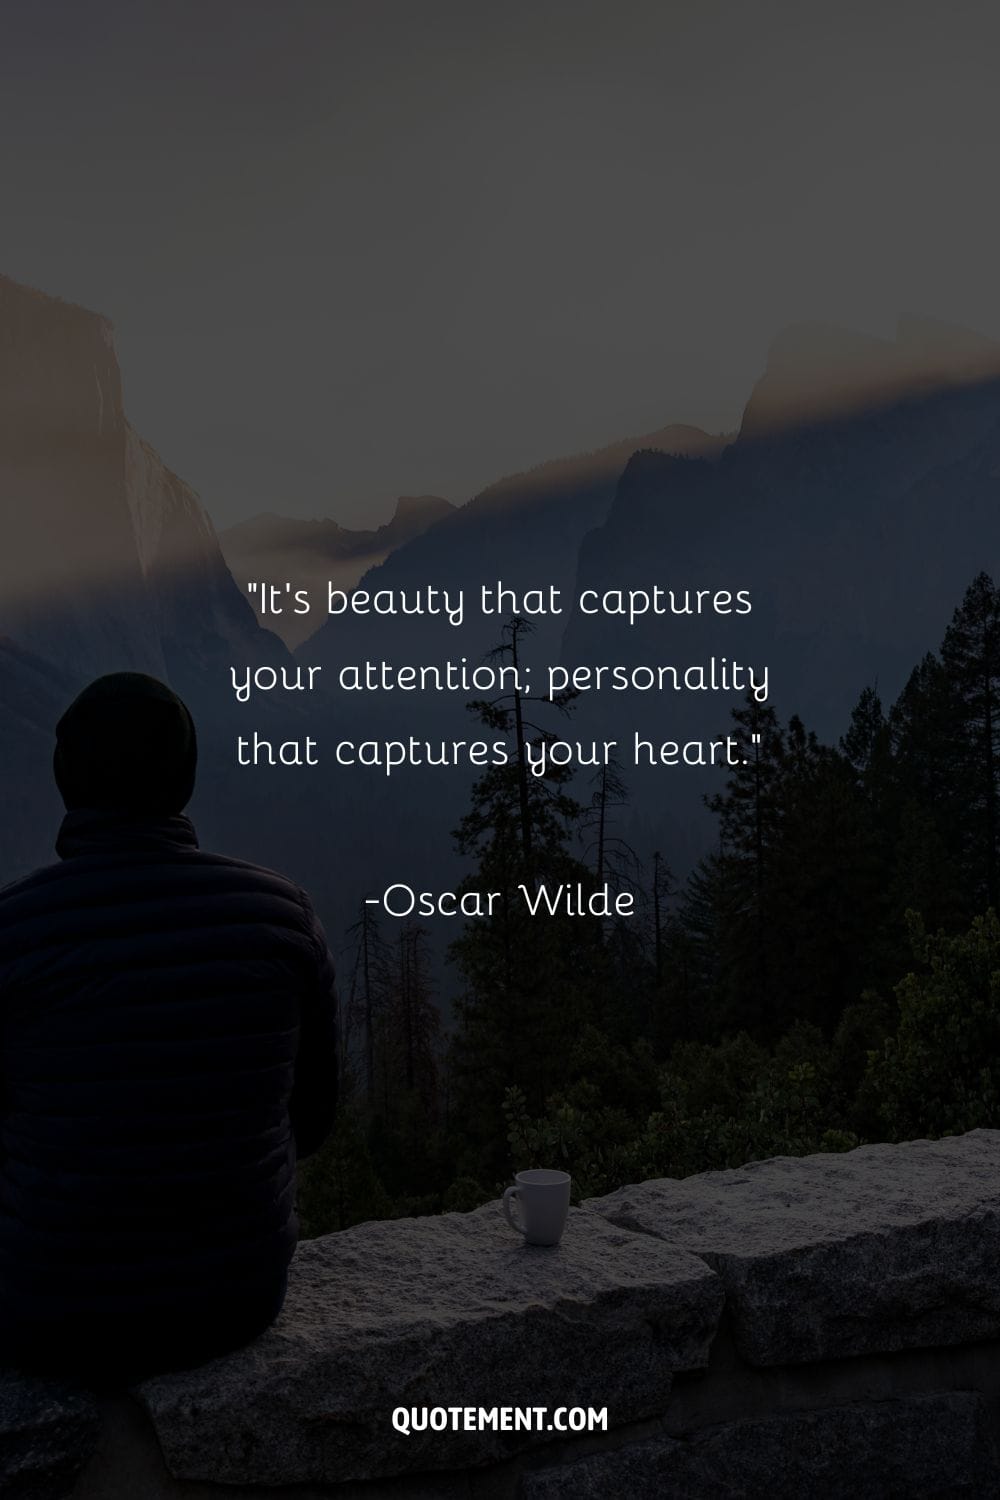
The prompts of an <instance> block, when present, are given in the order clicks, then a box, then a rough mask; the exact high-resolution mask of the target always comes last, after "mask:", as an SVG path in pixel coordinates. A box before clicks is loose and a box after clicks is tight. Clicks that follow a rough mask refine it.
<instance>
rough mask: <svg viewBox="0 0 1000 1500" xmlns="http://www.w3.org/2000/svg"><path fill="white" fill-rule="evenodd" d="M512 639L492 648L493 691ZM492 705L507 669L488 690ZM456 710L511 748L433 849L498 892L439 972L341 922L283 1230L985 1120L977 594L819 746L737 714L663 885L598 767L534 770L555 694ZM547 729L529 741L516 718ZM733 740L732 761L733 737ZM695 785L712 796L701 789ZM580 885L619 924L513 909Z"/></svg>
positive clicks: (776, 724) (407, 934)
mask: <svg viewBox="0 0 1000 1500" xmlns="http://www.w3.org/2000/svg"><path fill="white" fill-rule="evenodd" d="M530 631H531V627H530V622H528V621H527V620H525V619H524V618H523V617H518V616H515V617H514V618H512V619H511V620H510V621H508V623H507V625H506V626H505V627H504V629H503V633H502V639H501V641H500V642H499V644H498V646H497V648H496V651H495V652H494V653H493V654H494V657H495V658H496V659H497V660H498V661H502V662H509V663H510V664H511V665H512V666H514V667H518V666H519V665H520V663H521V662H522V660H523V656H524V654H525V651H526V648H527V644H528V641H529V639H530ZM512 680H513V681H515V683H516V681H517V674H514V677H513V679H512ZM469 709H470V712H471V713H472V714H473V715H474V716H475V717H476V718H477V719H478V720H479V722H481V723H482V724H484V725H485V726H486V727H488V728H489V729H491V730H494V731H496V732H498V733H501V734H506V735H510V737H511V741H512V744H513V745H514V746H515V747H516V749H515V751H514V753H513V756H512V759H511V762H510V763H509V764H507V765H503V766H493V767H490V768H489V769H487V770H486V771H484V773H483V774H482V775H481V776H480V778H479V780H478V781H477V782H476V784H475V786H474V789H473V792H472V795H471V800H470V805H469V807H468V809H467V811H466V813H465V816H464V817H463V818H462V820H461V823H460V824H459V827H458V828H457V829H456V830H455V832H454V840H455V844H456V847H457V849H458V851H459V853H460V854H461V855H462V856H464V858H465V860H466V862H467V865H468V868H469V875H468V877H467V879H466V881H465V885H464V887H462V888H463V889H468V890H477V889H489V890H493V891H500V892H501V893H502V897H501V901H500V904H499V909H498V911H497V912H496V913H495V915H494V916H493V917H492V918H491V919H489V920H479V921H474V922H470V923H468V924H466V926H465V927H464V929H463V930H462V932H461V934H460V936H459V937H458V938H457V939H456V940H455V941H454V942H453V943H452V945H451V948H450V953H449V957H450V959H451V963H452V965H453V971H454V973H455V975H456V977H457V980H458V995H457V999H456V1002H455V1005H454V1015H453V1023H452V1026H451V1028H450V1032H449V1034H448V1035H445V1032H444V1028H443V1027H442V1024H441V1017H440V1013H439V1009H438V1004H437V997H436V995H435V993H434V988H433V982H432V965H431V963H430V959H429V953H428V934H427V932H426V930H425V929H423V928H421V927H420V926H419V924H416V923H414V922H406V923H402V924H394V926H393V933H394V936H393V938H392V939H391V940H390V939H389V938H387V937H386V935H385V934H384V932H383V931H382V930H381V928H380V926H379V924H378V922H377V921H376V919H375V918H374V917H373V916H372V915H371V911H372V909H371V908H370V907H368V906H365V905H362V907H361V913H362V915H361V917H360V919H359V922H358V923H357V925H356V927H355V928H354V929H353V931H352V933H351V934H350V939H351V948H352V954H353V965H352V970H351V972H350V973H349V975H348V976H347V977H346V980H345V982H344V983H342V986H341V1000H342V1017H343V1026H344V1039H343V1040H344V1046H343V1049H342V1051H343V1057H344V1064H343V1067H344V1077H343V1079H342V1098H343V1104H342V1107H341V1109H340V1113H339V1119H338V1125H337V1128H336V1130H335V1132H334V1135H333V1137H332V1138H331V1141H330V1142H329V1144H328V1145H327V1146H326V1147H325V1148H324V1150H323V1151H322V1152H321V1153H319V1155H318V1156H317V1157H316V1158H314V1159H312V1160H311V1161H310V1162H308V1163H306V1164H304V1166H303V1170H302V1173H301V1182H300V1208H301V1212H302V1216H303V1225H304V1230H305V1232H306V1233H323V1232H326V1231H328V1230H331V1229H337V1228H343V1227H346V1226H347V1225H349V1224H351V1223H354V1222H358V1221H359V1220H362V1219H369V1218H378V1217H386V1216H391V1215H395V1214H409V1213H434V1212H440V1211H442V1210H447V1209H451V1208H459V1209H465V1208H470V1207H473V1206H475V1205H476V1204H478V1203H480V1202H483V1201H485V1200H486V1199H488V1198H490V1197H493V1196H494V1195H495V1194H496V1193H497V1192H498V1190H499V1189H500V1188H501V1187H502V1185H503V1184H504V1183H505V1182H506V1181H507V1180H509V1175H510V1172H511V1171H512V1170H514V1169H516V1168H520V1167H524V1166H531V1165H546V1166H563V1167H565V1169H566V1170H568V1171H570V1172H571V1173H572V1175H573V1179H574V1191H575V1193H576V1195H577V1196H578V1197H582V1196H586V1195H588V1194H591V1193H599V1192H603V1191H607V1190H610V1189H611V1188H614V1187H617V1186H620V1185H621V1184H622V1183H624V1182H627V1181H636V1180H641V1179H642V1178H645V1177H653V1176H684V1175H687V1174H689V1173H691V1172H697V1171H704V1170H707V1169H710V1168H718V1167H727V1166H736V1165H739V1164H740V1163H742V1162H744V1161H748V1160H752V1159H754V1158H760V1157H763V1156H769V1155H775V1154H779V1153H802V1152H807V1151H817V1150H846V1149H850V1148H851V1147H853V1146H855V1145H857V1144H860V1143H862V1142H864V1141H872V1140H887V1141H891V1140H901V1139H907V1138H912V1137H915V1136H927V1135H930V1136H934V1135H941V1134H947V1133H950V1132H954V1131H964V1130H968V1129H972V1128H975V1127H977V1126H989V1127H994V1126H1000V922H998V919H997V914H996V913H997V895H998V883H1000V850H998V841H1000V801H998V796H1000V739H998V737H1000V591H998V589H997V587H996V586H995V585H994V583H993V580H992V579H991V578H990V577H989V576H988V575H987V574H985V573H981V574H979V575H978V577H976V578H975V579H974V580H973V581H972V583H971V585H970V587H969V588H968V590H967V591H966V594H965V597H964V599H963V600H962V601H961V603H960V605H959V606H958V608H957V609H956V610H955V613H954V616H953V619H952V621H951V624H950V625H949V626H948V629H947V630H946V632H945V635H944V639H943V640H942V642H941V645H940V648H939V650H938V651H937V652H929V653H928V654H927V655H926V656H925V657H924V658H923V660H922V661H921V662H919V663H918V664H917V665H916V666H915V667H914V669H913V671H912V672H911V674H910V677H909V679H908V680H907V682H906V684H905V686H904V688H903V690H902V692H901V693H900V694H899V697H898V698H897V699H896V701H895V702H894V703H892V704H890V705H886V704H884V703H883V701H882V699H881V697H880V695H879V691H878V686H877V684H876V683H872V684H869V685H867V686H865V687H864V688H863V689H862V691H861V692H860V695H859V698H858V700H857V703H856V706H855V708H854V710H853V712H852V714H851V716H850V720H849V722H848V723H847V725H845V728H844V733H843V736H842V738H841V739H840V740H839V743H837V744H836V745H828V744H823V743H821V742H820V741H819V740H818V738H817V736H816V735H815V734H814V733H813V732H812V731H810V730H809V729H808V728H807V727H806V725H804V724H803V723H802V721H801V719H799V718H798V717H797V716H792V717H791V718H789V719H788V720H783V719H782V718H781V716H780V715H779V713H778V710H777V708H776V707H775V706H774V705H773V704H771V703H760V702H758V701H756V699H755V698H754V696H753V695H752V694H748V695H747V698H746V700H745V701H744V702H743V703H741V704H740V706H739V707H737V708H736V709H735V710H734V711H733V714H732V719H733V729H732V730H731V732H732V733H735V734H737V735H739V737H740V738H741V740H742V741H743V742H744V743H746V744H747V745H748V746H749V747H750V749H749V751H748V754H747V758H746V761H745V763H744V764H742V765H738V766H733V767H728V768H726V771H725V773H724V774H725V780H724V783H723V784H722V785H721V786H720V788H719V790H718V791H717V792H716V793H715V794H714V795H712V796H711V797H710V798H708V799H707V804H708V807H709V809H710V811H711V813H712V815H713V817H714V824H715V833H716V837H715V840H714V842H713V847H712V851H711V852H710V853H709V854H708V855H706V856H705V857H704V858H703V859H702V860H701V861H700V862H699V863H698V865H697V866H696V867H695V869H694V870H693V871H691V872H690V874H689V875H688V876H687V877H686V878H685V879H684V880H683V881H679V880H677V879H675V877H674V874H673V872H672V871H671V869H670V867H669V863H668V861H667V860H666V859H665V858H664V857H663V856H662V855H661V854H660V853H656V854H654V855H653V857H652V860H651V861H649V862H648V863H647V864H646V866H645V867H644V866H643V865H642V864H641V863H640V861H639V859H638V858H637V857H636V855H635V853H634V852H633V850H632V849H631V848H630V847H629V846H628V844H627V842H626V841H625V840H624V838H623V836H622V832H621V830H622V827H623V822H624V815H625V812H626V810H627V807H628V790H627V786H626V784H625V780H624V777H623V775H622V773H621V770H620V768H619V767H618V766H616V765H615V764H613V763H612V764H610V765H607V766H604V767H601V768H600V769H599V770H598V772H597V773H596V775H595V777H594V779H593V781H592V782H591V783H590V784H589V785H584V786H582V787H581V785H580V784H579V782H576V783H574V780H573V775H572V773H571V772H570V771H569V770H568V769H567V768H564V767H559V766H555V765H552V764H551V762H549V763H548V768H547V772H546V774H545V775H544V776H538V775H535V774H531V773H530V771H529V767H528V765H527V762H526V759H525V749H524V747H525V743H526V742H527V743H528V744H534V745H538V746H542V745H544V744H545V743H547V742H548V741H550V740H551V739H553V738H555V726H556V725H558V723H559V721H560V720H561V719H562V718H563V717H564V716H566V715H570V714H572V711H573V695H572V693H565V694H562V695H561V696H557V697H555V698H553V699H551V700H548V702H546V703H545V704H539V702H538V700H534V699H532V700H525V699H523V698H522V696H521V694H520V692H519V690H518V689H517V687H516V686H514V687H513V689H512V690H511V691H509V692H506V693H502V694H500V695H499V696H497V697H494V698H491V699H481V700H477V701H475V702H473V703H471V704H470V705H469ZM542 711H544V712H545V713H546V714H547V717H548V722H546V723H539V722H535V719H534V715H536V714H538V713H539V712H542ZM754 736H755V737H756V739H752V737H754ZM720 774H722V773H720ZM539 881H544V882H546V883H547V884H552V885H555V884H558V883H560V882H570V883H573V884H576V883H578V882H579V883H581V884H583V885H584V886H585V888H587V889H592V888H595V887H599V886H603V885H604V884H605V882H608V883H610V884H611V886H612V887H613V888H614V889H616V890H625V889H628V890H631V891H633V892H635V894H636V899H637V908H638V911H639V915H638V916H634V917H630V918H617V919H614V918H612V919H605V918H596V917H594V918H590V917H577V916H573V917H570V916H566V915H561V914H559V913H557V914H555V915H551V916H549V915H545V916H536V917H532V916H530V915H529V914H528V911H527V908H526V906H525V904H524V902H523V901H522V900H521V899H520V898H519V897H518V895H517V891H518V886H519V885H522V884H523V885H526V886H528V887H529V888H534V887H535V886H536V885H537V883H538V882H539Z"/></svg>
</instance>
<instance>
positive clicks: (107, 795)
mask: <svg viewBox="0 0 1000 1500" xmlns="http://www.w3.org/2000/svg"><path fill="white" fill-rule="evenodd" d="M197 759H198V749H197V741H196V738H195V730H194V721H193V720H192V718H191V715H190V713H189V712H188V710H187V707H186V705H185V704H184V703H182V702H181V700H180V698H178V696H177V694H176V693H174V692H172V691H171V689H170V688H168V687H167V685H166V683H163V682H160V681H158V680H157V678H155V677H147V676H146V675H145V674H144V673H142V672H113V673H111V674H110V675H109V676H107V677H98V678H97V680H96V681H95V682H92V683H91V684H90V686H89V687H87V688H84V690H83V692H82V693H81V694H80V696H79V697H78V698H75V699H74V700H73V702H72V703H71V704H70V706H69V708H68V709H67V710H66V712H65V713H64V714H63V716H62V718H61V719H60V720H59V723H58V724H57V725H56V749H55V756H54V758H53V770H54V771H55V778H56V785H57V786H58V788H59V791H60V792H61V794H62V799H63V802H64V803H65V804H66V809H67V811H68V812H73V811H74V810H75V809H77V808H81V807H102V808H120V809H122V810H127V811H130V812H145V813H155V814H160V815H163V816H169V815H172V814H175V813H179V812H181V811H182V809H183V808H184V807H185V806H186V805H187V803H188V802H189V801H190V799H191V794H192V792H193V791H194V778H195V768H196V765H197Z"/></svg>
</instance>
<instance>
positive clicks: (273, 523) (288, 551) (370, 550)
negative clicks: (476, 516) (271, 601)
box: [219, 495, 455, 649]
mask: <svg viewBox="0 0 1000 1500" xmlns="http://www.w3.org/2000/svg"><path fill="white" fill-rule="evenodd" d="M454 508H455V507H454V506H453V505H452V504H451V502H450V501H449V500H443V499H441V497H440V496H439V495H401V496H400V497H399V499H398V500H397V501H396V508H395V510H394V512H393V515H392V518H391V520H389V521H387V522H386V524H385V525H384V526H379V527H377V528H375V529H373V530H352V529H351V528H349V527H346V526H341V525H339V524H338V523H337V522H336V521H333V520H330V519H329V518H317V519H313V520H301V519H299V518H297V517H292V516H278V515H275V514H273V513H272V512H265V513H264V514H262V515H259V516H253V517H251V519H249V520H247V521H239V522H237V524H236V525H235V526H230V527H227V528H226V530H224V531H222V532H220V533H219V543H220V545H221V547H222V550H223V553H224V554H225V558H226V562H227V563H228V565H229V568H230V571H231V572H232V574H233V576H234V578H236V579H237V580H238V581H239V582H240V583H241V584H243V585H244V586H245V585H246V583H247V582H249V581H250V580H252V579H257V580H258V581H264V582H277V581H279V580H280V581H282V582H292V583H293V586H294V587H296V588H299V587H302V588H308V589H310V590H312V591H313V592H314V594H315V597H316V598H321V597H325V589H326V584H327V583H328V582H329V583H333V584H334V586H335V587H336V588H340V589H352V588H354V587H355V585H356V584H357V583H358V582H359V580H360V578H361V577H362V575H363V574H364V573H366V572H367V571H368V569H369V568H373V567H376V566H377V565H378V564H379V563H381V562H383V561H384V560H385V559H386V558H387V557H388V555H389V553H390V552H392V551H394V550H395V549H396V548H397V547H401V546H402V545H403V544H404V542H408V541H411V540H412V539H413V538H414V537H415V536H419V535H420V534H421V533H422V532H424V531H426V530H427V529H428V528H429V527H431V526H433V525H434V524H435V523H436V522H438V521H440V520H441V519H442V518H443V517H444V516H447V515H449V514H450V513H451V512H452V511H453V510H454ZM320 623H321V621H319V620H318V619H317V618H316V617H315V616H310V615H305V616H303V615H293V614H290V615H283V616H281V618H280V619H277V620H273V619H272V620H269V625H270V627H271V628H272V629H274V630H276V632H277V633H278V634H279V635H280V636H281V638H282V640H283V641H284V642H285V644H286V645H287V646H288V647H290V648H292V649H294V647H296V646H298V645H301V644H302V642H303V641H304V640H306V639H307V638H308V637H309V636H310V635H312V634H313V632H314V631H315V630H316V629H317V628H318V625H319V624H320Z"/></svg>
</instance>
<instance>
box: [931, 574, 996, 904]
mask: <svg viewBox="0 0 1000 1500" xmlns="http://www.w3.org/2000/svg"><path fill="white" fill-rule="evenodd" d="M941 662H942V666H943V668H944V671H945V673H946V674H947V678H948V683H949V687H950V689H951V696H952V701H953V704H954V708H955V718H954V721H953V726H952V727H953V733H952V768H953V773H954V774H955V776H956V779H957V782H958V784H959V785H960V787H961V792H962V808H961V811H962V814H963V816H962V819H961V835H962V845H963V855H964V861H965V865H966V869H967V872H968V878H969V884H970V891H971V894H972V897H973V901H974V902H975V903H976V906H977V909H983V908H984V907H986V906H992V907H993V908H994V909H996V906H997V894H998V869H1000V858H998V840H1000V804H998V789H997V777H998V772H1000V594H998V592H997V589H996V587H995V586H994V583H993V580H992V578H990V577H989V575H988V574H987V573H980V574H978V576H977V577H976V578H974V579H973V581H972V583H971V584H970V585H969V588H968V590H967V591H966V594H965V598H964V599H963V601H962V603H961V605H960V607H959V608H958V609H957V610H956V611H955V614H954V616H953V618H952V622H951V624H950V625H949V627H948V629H947V631H946V632H945V637H944V641H943V642H942V644H941Z"/></svg>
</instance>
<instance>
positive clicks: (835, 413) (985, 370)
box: [740, 315, 1000, 437]
mask: <svg viewBox="0 0 1000 1500" xmlns="http://www.w3.org/2000/svg"><path fill="white" fill-rule="evenodd" d="M996 375H1000V344H997V343H995V342H994V341H993V340H991V339H987V338H983V337H982V336H981V335H979V334H976V333H973V332H971V331H970V330H969V329H965V328H961V327H953V326H951V325H950V324H947V323H942V322H939V321H938V320H937V319H934V318H924V317H916V316H911V315H907V316H904V317H901V318H900V320H899V324H898V328H897V334H896V338H895V339H881V338H876V337H873V336H872V335H870V334H864V333H860V332H858V331H857V330H855V329H850V328H843V327H841V326H839V325H837V324H832V323H821V322H809V323H795V324H792V325H791V326H789V327H788V328H784V329H782V331H781V332H780V333H779V334H778V335H777V337H776V338H775V339H774V341H773V343H772V344H771V347H770V349H769V350H768V356H767V366H766V369H765V372H764V375H763V376H762V377H761V379H760V380H759V381H758V382H757V385H756V386H755V387H754V390H753V393H752V394H751V397H750V400H749V402H748V403H747V406H746V410H745V412H744V415H743V424H742V427H741V433H740V435H741V436H742V437H759V436H761V435H763V434H764V433H766V432H768V431H772V430H774V429H776V428H781V427H788V426H796V425H805V424H809V423H812V422H822V421H827V420H831V419H834V418H837V417H843V416H847V415H849V414H850V413H851V412H852V411H857V410H859V409H862V408H865V407H879V406H886V405H889V404H890V403H892V402H893V401H898V400H900V399H903V398H904V397H906V396H908V395H914V394H916V393H918V392H921V391H928V390H932V389H934V388H936V387H940V386H947V385H954V384H964V383H968V382H971V381H975V380H983V379H988V378H990V377H992V376H996Z"/></svg>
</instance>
